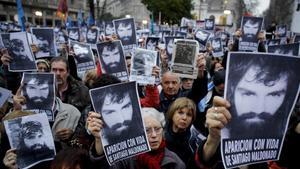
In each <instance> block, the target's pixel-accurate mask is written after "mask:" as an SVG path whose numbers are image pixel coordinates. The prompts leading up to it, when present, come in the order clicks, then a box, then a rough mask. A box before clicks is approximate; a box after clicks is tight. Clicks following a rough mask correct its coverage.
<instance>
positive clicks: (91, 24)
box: [88, 12, 95, 26]
mask: <svg viewBox="0 0 300 169" xmlns="http://www.w3.org/2000/svg"><path fill="white" fill-rule="evenodd" d="M94 24H95V20H94V18H93V16H92V14H91V12H90V13H89V18H88V26H93V25H94Z"/></svg>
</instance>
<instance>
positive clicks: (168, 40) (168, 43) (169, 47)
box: [165, 36, 184, 62]
mask: <svg viewBox="0 0 300 169" xmlns="http://www.w3.org/2000/svg"><path fill="white" fill-rule="evenodd" d="M175 39H184V37H179V36H166V37H165V49H166V53H167V56H168V61H169V62H171V61H172V55H173V51H174V49H173V48H174V44H175Z"/></svg>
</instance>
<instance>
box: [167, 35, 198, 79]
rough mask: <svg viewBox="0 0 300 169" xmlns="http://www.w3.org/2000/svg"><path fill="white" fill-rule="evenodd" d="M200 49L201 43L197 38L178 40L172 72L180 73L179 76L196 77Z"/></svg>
mask: <svg viewBox="0 0 300 169" xmlns="http://www.w3.org/2000/svg"><path fill="white" fill-rule="evenodd" d="M198 51H199V45H198V42H197V41H196V40H189V39H185V40H184V39H180V40H177V41H176V45H175V50H174V53H173V57H172V58H173V60H172V64H173V65H172V72H173V73H176V74H178V75H179V77H183V78H191V79H196V78H197V70H198V69H197V67H196V59H197V54H198Z"/></svg>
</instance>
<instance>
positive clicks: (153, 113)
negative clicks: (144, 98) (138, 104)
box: [142, 107, 166, 127]
mask: <svg viewBox="0 0 300 169" xmlns="http://www.w3.org/2000/svg"><path fill="white" fill-rule="evenodd" d="M147 116H150V117H153V118H154V119H156V120H157V121H159V123H160V124H161V126H162V127H165V124H166V121H165V115H164V114H163V113H161V112H159V111H157V110H156V109H155V108H152V107H145V108H142V117H143V118H145V117H147Z"/></svg>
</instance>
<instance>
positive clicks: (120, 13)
mask: <svg viewBox="0 0 300 169" xmlns="http://www.w3.org/2000/svg"><path fill="white" fill-rule="evenodd" d="M106 5H107V6H106V11H105V12H108V13H111V14H112V15H113V16H114V17H118V18H122V17H125V16H130V17H134V19H135V21H136V23H137V24H138V25H137V26H138V27H142V26H143V25H142V24H143V22H144V24H145V23H146V24H148V23H149V22H150V14H151V12H150V11H148V10H147V8H146V6H145V5H144V4H143V3H141V0H107V1H106Z"/></svg>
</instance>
